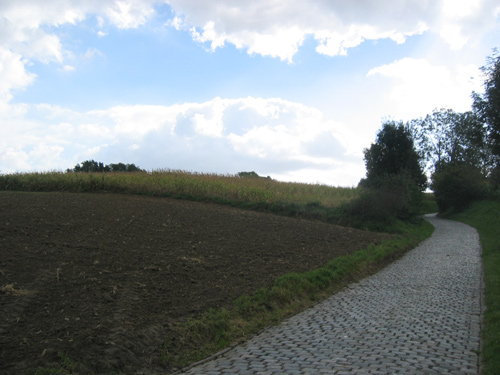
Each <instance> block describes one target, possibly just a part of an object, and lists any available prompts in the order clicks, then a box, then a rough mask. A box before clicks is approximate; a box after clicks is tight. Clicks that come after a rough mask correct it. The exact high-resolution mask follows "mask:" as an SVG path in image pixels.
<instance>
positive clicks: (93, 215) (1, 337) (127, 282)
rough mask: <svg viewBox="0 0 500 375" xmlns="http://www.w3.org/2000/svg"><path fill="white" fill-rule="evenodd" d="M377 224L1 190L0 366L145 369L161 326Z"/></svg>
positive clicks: (364, 237)
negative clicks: (65, 363) (67, 361)
mask: <svg viewBox="0 0 500 375" xmlns="http://www.w3.org/2000/svg"><path fill="white" fill-rule="evenodd" d="M382 238H383V236H382V235H379V234H375V233H370V232H363V231H359V230H355V229H350V228H343V227H339V226H334V225H329V224H325V223H320V222H314V221H308V220H302V219H295V218H286V217H280V216H275V215H271V214H266V213H259V212H252V211H245V210H241V209H236V208H231V207H228V206H221V205H216V204H210V203H199V202H190V201H182V200H175V199H167V198H153V197H143V196H130V195H113V194H71V193H21V192H0V349H1V350H0V373H2V374H22V373H26V372H27V371H28V369H33V368H37V367H51V366H55V365H57V364H60V363H61V357H60V356H61V355H62V354H63V355H66V356H68V357H69V358H71V359H72V360H73V361H74V362H75V363H78V364H79V366H80V367H79V369H78V373H81V374H101V373H102V374H103V373H125V374H137V373H143V374H152V373H168V372H169V371H171V370H172V369H171V368H169V366H168V364H165V363H162V361H161V355H162V344H163V339H164V337H165V335H167V334H168V327H169V326H170V325H171V324H172V323H173V322H175V321H177V320H182V319H186V318H187V317H188V316H191V315H192V314H197V313H200V312H202V311H204V310H207V309H208V308H211V307H213V308H217V307H227V306H229V305H230V304H231V302H232V301H234V299H235V298H237V297H239V296H241V295H243V294H250V293H252V292H254V291H255V290H257V289H259V288H261V287H264V286H266V285H269V284H270V283H271V282H272V281H273V280H274V279H276V278H277V277H279V276H280V275H283V274H285V273H289V272H303V271H307V270H311V269H314V268H317V267H320V266H322V265H324V264H325V263H327V262H328V261H330V260H331V259H333V258H335V257H337V256H339V255H344V254H349V253H351V252H353V251H356V250H358V249H361V248H364V247H366V246H367V245H368V244H371V243H378V242H380V241H381V239H382Z"/></svg>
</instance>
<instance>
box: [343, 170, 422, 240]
mask: <svg viewBox="0 0 500 375" xmlns="http://www.w3.org/2000/svg"><path fill="white" fill-rule="evenodd" d="M360 185H361V191H360V196H359V197H358V198H356V199H353V200H352V201H350V202H348V203H346V204H345V205H344V209H345V216H346V217H347V218H350V219H351V221H354V222H352V223H351V225H353V226H355V227H365V228H367V229H370V230H378V231H384V230H385V229H386V228H387V227H388V226H390V225H392V224H394V222H395V221H396V220H408V219H410V218H412V217H414V216H415V215H418V214H420V205H421V203H422V198H423V193H422V192H421V191H420V188H419V187H418V186H417V185H416V184H415V182H414V180H413V179H412V177H411V176H409V175H408V174H407V173H405V172H403V173H401V174H399V175H383V176H380V177H377V178H374V179H373V180H372V181H371V183H370V184H369V185H368V187H366V186H365V182H364V181H362V183H361V184H360ZM356 222H357V224H356Z"/></svg>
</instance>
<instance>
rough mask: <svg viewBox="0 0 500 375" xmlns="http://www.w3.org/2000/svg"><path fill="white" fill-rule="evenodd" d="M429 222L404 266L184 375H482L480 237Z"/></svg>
mask: <svg viewBox="0 0 500 375" xmlns="http://www.w3.org/2000/svg"><path fill="white" fill-rule="evenodd" d="M427 219H428V220H429V221H430V222H431V223H432V224H433V225H434V226H435V228H436V230H435V232H434V234H433V236H432V237H431V238H429V239H427V240H426V241H424V242H422V243H421V244H420V245H419V246H418V247H417V248H415V249H414V250H412V251H410V252H409V253H408V254H407V255H406V256H404V257H403V258H401V259H400V260H398V261H396V262H394V263H393V264H391V265H390V266H388V267H386V268H385V269H384V270H382V271H381V272H379V273H378V274H376V275H374V276H372V277H369V278H366V279H364V280H362V281H361V282H359V283H356V284H353V285H351V286H349V287H347V288H346V289H344V290H343V291H341V292H339V293H337V294H335V295H333V296H332V297H330V298H329V299H327V300H325V301H323V302H322V303H320V304H318V305H316V306H314V307H313V308H311V309H308V310H306V311H304V312H303V313H301V314H298V315H296V316H294V317H292V318H290V319H288V320H287V321H285V322H283V323H282V324H281V325H279V326H277V327H272V328H270V329H268V330H266V331H264V332H263V333H261V334H260V335H258V336H255V337H254V338H252V339H251V340H250V341H248V342H247V343H245V344H242V345H239V346H237V347H235V348H233V349H232V350H230V351H227V352H225V353H224V354H222V355H221V356H219V357H217V358H216V359H214V360H212V361H209V362H205V363H202V364H199V365H198V366H196V367H193V368H190V369H188V370H186V371H185V372H184V374H186V375H187V374H189V375H195V374H207V373H211V374H212V373H219V374H220V373H223V372H222V369H224V373H226V372H227V371H228V369H229V370H231V371H233V372H232V373H234V374H238V373H243V372H244V373H245V374H274V373H278V374H279V373H283V374H313V373H314V374H323V373H324V374H352V373H355V374H371V375H374V374H394V373H401V374H458V373H460V374H479V358H478V354H477V353H478V352H479V350H480V330H481V314H482V302H481V301H482V264H481V247H480V244H479V237H478V235H477V232H476V231H475V230H474V229H473V228H471V227H469V226H467V225H464V224H461V223H457V222H453V221H448V220H442V219H439V218H436V217H433V216H429V217H427ZM242 361H243V362H242ZM243 363H244V364H246V365H243ZM243 369H244V370H243Z"/></svg>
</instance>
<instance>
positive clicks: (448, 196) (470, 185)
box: [431, 164, 489, 212]
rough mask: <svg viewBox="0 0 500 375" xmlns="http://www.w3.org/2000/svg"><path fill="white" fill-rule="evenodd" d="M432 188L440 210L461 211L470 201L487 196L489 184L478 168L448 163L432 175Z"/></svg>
mask: <svg viewBox="0 0 500 375" xmlns="http://www.w3.org/2000/svg"><path fill="white" fill-rule="evenodd" d="M431 188H432V190H434V196H435V198H436V202H437V204H438V207H439V211H440V212H445V211H448V210H450V209H454V210H456V211H463V210H464V209H465V208H467V207H468V206H469V204H471V203H472V202H474V201H476V200H480V199H484V198H486V197H487V196H488V192H489V185H488V182H487V180H486V178H485V177H484V176H483V174H482V173H481V171H480V170H479V169H478V168H475V167H472V166H470V165H467V164H454V165H448V166H445V167H444V168H442V169H441V170H439V171H438V172H435V173H434V174H433V175H432V184H431Z"/></svg>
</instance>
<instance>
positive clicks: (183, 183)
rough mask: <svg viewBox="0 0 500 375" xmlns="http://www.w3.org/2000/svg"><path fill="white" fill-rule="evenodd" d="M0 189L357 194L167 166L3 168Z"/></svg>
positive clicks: (262, 198)
mask: <svg viewBox="0 0 500 375" xmlns="http://www.w3.org/2000/svg"><path fill="white" fill-rule="evenodd" d="M0 190H17V191H40V192H41V191H64V192H108V193H122V194H140V195H150V196H160V197H162V196H163V197H167V196H168V197H193V198H197V199H203V198H210V199H221V200H226V201H233V202H248V203H260V202H264V203H280V202H291V203H297V204H307V203H318V204H321V205H322V206H325V207H332V208H333V207H338V206H339V205H341V204H343V203H347V202H349V201H351V200H352V199H354V198H356V197H358V194H359V193H358V190H357V189H355V188H342V187H332V186H327V185H320V184H303V183H291V182H279V181H275V180H272V179H270V178H261V177H257V178H250V177H239V176H237V175H219V174H210V173H195V172H186V171H181V170H170V169H162V170H156V171H152V172H131V173H130V172H129V173H121V172H113V173H84V172H34V173H14V174H4V175H0Z"/></svg>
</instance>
